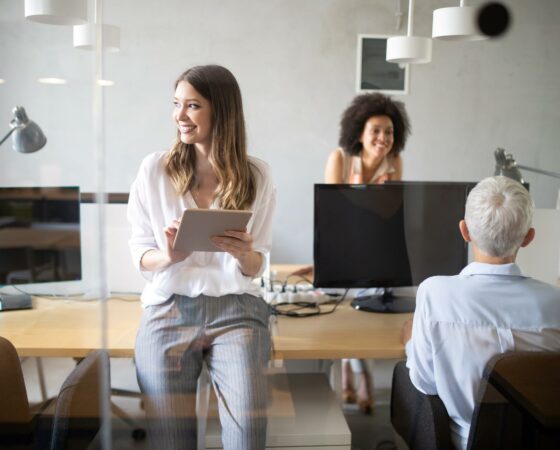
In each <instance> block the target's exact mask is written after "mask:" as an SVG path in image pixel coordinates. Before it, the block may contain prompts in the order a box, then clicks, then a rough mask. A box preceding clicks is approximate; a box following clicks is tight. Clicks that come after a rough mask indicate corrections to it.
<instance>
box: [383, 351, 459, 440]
mask: <svg viewBox="0 0 560 450" xmlns="http://www.w3.org/2000/svg"><path fill="white" fill-rule="evenodd" d="M391 423H392V424H393V427H394V428H395V430H396V431H397V433H398V434H399V435H400V436H401V437H402V438H403V439H404V441H405V442H406V444H407V445H408V448H409V449H410V450H425V449H434V450H451V449H453V445H452V443H451V433H450V431H449V416H448V414H447V410H446V409H445V406H444V404H443V402H442V401H441V399H440V398H439V397H438V396H437V395H426V394H423V393H422V392H420V391H419V390H418V389H416V388H415V387H414V385H413V384H412V381H410V376H409V373H408V368H407V367H406V363H405V362H404V361H400V362H398V363H397V365H396V366H395V369H394V371H393V382H392V389H391Z"/></svg>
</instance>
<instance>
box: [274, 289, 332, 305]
mask: <svg viewBox="0 0 560 450" xmlns="http://www.w3.org/2000/svg"><path fill="white" fill-rule="evenodd" d="M264 299H265V300H266V301H267V302H268V303H271V304H275V305H278V304H280V303H298V302H306V303H315V304H321V303H326V302H330V301H332V300H333V298H332V297H331V296H330V295H327V294H324V293H322V292H318V291H310V292H265V295H264Z"/></svg>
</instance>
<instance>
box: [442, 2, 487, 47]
mask: <svg viewBox="0 0 560 450" xmlns="http://www.w3.org/2000/svg"><path fill="white" fill-rule="evenodd" d="M476 12H477V9H476V8H473V7H472V6H465V1H464V0H461V4H460V6H451V7H449V8H439V9H436V10H434V17H433V22H432V37H434V38H436V39H441V40H447V41H479V40H482V39H486V36H484V35H483V34H481V33H480V31H479V30H478V27H477V24H476Z"/></svg>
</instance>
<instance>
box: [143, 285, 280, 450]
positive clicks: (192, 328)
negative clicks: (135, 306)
mask: <svg viewBox="0 0 560 450" xmlns="http://www.w3.org/2000/svg"><path fill="white" fill-rule="evenodd" d="M269 314H270V309H269V306H268V305H267V304H266V303H265V302H264V300H263V299H262V298H259V297H255V296H252V295H249V294H243V295H226V296H223V297H207V296H204V295H200V296H198V297H196V298H190V297H185V296H181V295H174V296H172V297H171V298H170V299H168V300H167V301H166V302H164V303H163V304H160V305H154V306H148V307H147V308H146V309H145V310H144V313H143V316H142V321H141V324H140V328H139V331H138V335H137V337H136V345H135V361H136V373H137V377H138V383H139V385H140V389H141V390H142V393H143V394H144V405H145V409H146V416H147V421H148V436H149V439H150V443H151V447H152V448H154V449H155V448H157V449H169V450H175V449H189V450H195V449H196V445H197V430H196V423H197V422H196V387H197V379H198V376H199V375H200V372H201V369H202V364H203V362H205V363H206V365H207V368H208V372H209V374H210V378H211V380H212V384H213V387H214V390H215V392H216V397H217V398H218V408H219V415H220V423H221V426H222V443H223V446H224V450H244V449H246V450H263V449H264V448H265V441H266V423H267V419H266V407H267V403H268V389H267V379H266V372H265V369H266V366H267V363H268V360H269V357H270V349H271V338H270V332H269V329H268V319H269Z"/></svg>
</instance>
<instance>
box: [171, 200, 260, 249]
mask: <svg viewBox="0 0 560 450" xmlns="http://www.w3.org/2000/svg"><path fill="white" fill-rule="evenodd" d="M252 214H253V213H252V212H251V211H239V210H231V209H196V208H192V209H185V211H183V217H182V218H181V223H180V225H179V229H178V230H177V235H176V236H175V241H174V242H173V249H174V250H183V251H187V252H191V251H194V252H221V251H223V250H221V249H219V248H218V247H216V246H215V245H214V244H213V243H212V241H211V240H210V238H211V237H212V236H223V235H224V231H226V230H235V231H243V230H244V229H245V227H246V226H247V223H248V222H249V219H250V218H251V215H252Z"/></svg>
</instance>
